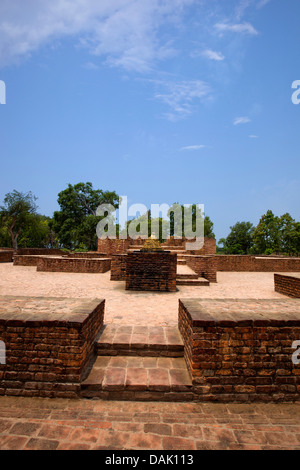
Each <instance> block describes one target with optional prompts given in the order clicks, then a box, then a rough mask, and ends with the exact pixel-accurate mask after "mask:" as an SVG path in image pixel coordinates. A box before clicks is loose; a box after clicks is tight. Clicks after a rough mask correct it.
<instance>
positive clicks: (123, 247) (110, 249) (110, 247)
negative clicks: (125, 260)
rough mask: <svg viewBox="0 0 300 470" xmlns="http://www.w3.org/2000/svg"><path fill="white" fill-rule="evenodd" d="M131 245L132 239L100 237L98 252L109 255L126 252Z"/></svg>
mask: <svg viewBox="0 0 300 470" xmlns="http://www.w3.org/2000/svg"><path fill="white" fill-rule="evenodd" d="M130 245H131V240H118V239H117V240H110V239H108V238H107V239H105V240H102V239H101V238H98V252H99V253H105V254H106V255H107V256H111V255H117V254H122V253H126V251H127V250H128V248H129V247H130Z"/></svg>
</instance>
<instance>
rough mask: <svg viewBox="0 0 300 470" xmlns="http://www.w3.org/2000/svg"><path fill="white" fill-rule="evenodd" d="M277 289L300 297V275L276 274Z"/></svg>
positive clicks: (282, 292) (281, 292) (290, 295)
mask: <svg viewBox="0 0 300 470" xmlns="http://www.w3.org/2000/svg"><path fill="white" fill-rule="evenodd" d="M274 284H275V291H276V292H279V293H280V294H284V295H288V296H289V297H295V298H297V299H300V275H296V274H295V275H294V276H286V275H284V274H274Z"/></svg>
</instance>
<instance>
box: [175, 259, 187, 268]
mask: <svg viewBox="0 0 300 470" xmlns="http://www.w3.org/2000/svg"><path fill="white" fill-rule="evenodd" d="M177 264H179V265H181V266H186V260H185V259H178V258H177Z"/></svg>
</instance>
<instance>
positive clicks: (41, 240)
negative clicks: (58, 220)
mask: <svg viewBox="0 0 300 470" xmlns="http://www.w3.org/2000/svg"><path fill="white" fill-rule="evenodd" d="M50 220H51V219H50V218H49V217H45V216H43V215H40V214H29V215H28V217H27V221H26V227H25V228H24V230H23V232H22V234H21V236H20V238H19V247H23V248H48V247H52V243H51V229H50V226H49V222H50Z"/></svg>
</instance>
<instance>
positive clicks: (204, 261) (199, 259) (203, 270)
mask: <svg viewBox="0 0 300 470" xmlns="http://www.w3.org/2000/svg"><path fill="white" fill-rule="evenodd" d="M182 258H183V257H182ZM183 259H184V260H185V261H186V264H187V266H189V267H190V268H191V269H192V270H193V271H195V273H196V274H198V276H200V277H204V278H205V279H207V280H208V281H210V282H217V261H216V257H215V256H198V255H195V256H192V255H185V256H184V258H183Z"/></svg>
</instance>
